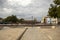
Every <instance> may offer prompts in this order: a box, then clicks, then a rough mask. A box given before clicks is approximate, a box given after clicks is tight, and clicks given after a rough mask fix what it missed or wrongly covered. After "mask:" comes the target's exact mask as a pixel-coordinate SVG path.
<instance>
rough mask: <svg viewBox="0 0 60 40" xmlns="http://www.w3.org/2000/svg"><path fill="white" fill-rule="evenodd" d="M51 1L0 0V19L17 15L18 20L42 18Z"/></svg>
mask: <svg viewBox="0 0 60 40" xmlns="http://www.w3.org/2000/svg"><path fill="white" fill-rule="evenodd" d="M51 3H52V0H0V17H1V16H2V17H6V16H9V15H12V14H14V15H17V16H18V17H19V18H21V17H23V18H30V17H31V16H34V17H37V18H38V19H39V17H40V18H41V17H43V16H46V15H47V13H48V8H49V7H50V4H51Z"/></svg>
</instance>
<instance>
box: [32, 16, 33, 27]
mask: <svg viewBox="0 0 60 40" xmlns="http://www.w3.org/2000/svg"><path fill="white" fill-rule="evenodd" d="M32 27H33V16H32Z"/></svg>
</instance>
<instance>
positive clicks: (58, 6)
mask: <svg viewBox="0 0 60 40" xmlns="http://www.w3.org/2000/svg"><path fill="white" fill-rule="evenodd" d="M50 6H51V7H50V8H49V11H48V13H49V16H51V17H54V18H56V17H57V18H60V0H54V4H51V5H50Z"/></svg>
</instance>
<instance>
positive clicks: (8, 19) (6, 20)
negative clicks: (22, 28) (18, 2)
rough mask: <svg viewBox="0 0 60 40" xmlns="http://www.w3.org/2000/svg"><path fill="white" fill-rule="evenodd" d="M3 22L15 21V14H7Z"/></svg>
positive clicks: (16, 20) (16, 19)
mask: <svg viewBox="0 0 60 40" xmlns="http://www.w3.org/2000/svg"><path fill="white" fill-rule="evenodd" d="M4 22H11V23H17V22H18V18H17V17H16V16H15V15H12V16H8V17H7V18H5V19H4Z"/></svg>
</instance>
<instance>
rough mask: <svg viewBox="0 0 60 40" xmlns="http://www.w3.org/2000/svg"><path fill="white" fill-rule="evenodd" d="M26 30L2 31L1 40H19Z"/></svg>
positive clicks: (11, 29)
mask: <svg viewBox="0 0 60 40" xmlns="http://www.w3.org/2000/svg"><path fill="white" fill-rule="evenodd" d="M24 30H25V28H8V27H5V28H3V29H2V30H0V40H17V39H18V37H19V36H20V35H21V34H22V33H23V31H24Z"/></svg>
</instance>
